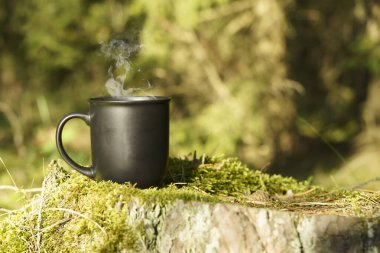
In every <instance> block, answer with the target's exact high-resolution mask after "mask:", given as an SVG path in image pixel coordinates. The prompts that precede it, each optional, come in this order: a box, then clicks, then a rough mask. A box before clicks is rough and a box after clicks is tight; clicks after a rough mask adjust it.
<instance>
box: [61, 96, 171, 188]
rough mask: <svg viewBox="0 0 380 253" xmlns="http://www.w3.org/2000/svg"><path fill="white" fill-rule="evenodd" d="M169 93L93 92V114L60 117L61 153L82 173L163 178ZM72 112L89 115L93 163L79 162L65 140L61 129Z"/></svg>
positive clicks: (146, 180)
mask: <svg viewBox="0 0 380 253" xmlns="http://www.w3.org/2000/svg"><path fill="white" fill-rule="evenodd" d="M169 101H170V98H168V97H99V98H91V99H90V100H89V103H90V112H89V113H88V114H81V113H71V114H68V115H66V116H65V117H63V118H62V119H61V121H60V122H59V124H58V127H57V132H56V143H57V148H58V151H59V152H60V154H61V156H62V158H63V159H64V160H65V161H66V162H67V163H68V164H69V165H70V166H71V167H73V168H74V169H76V170H77V171H79V172H81V173H82V174H84V175H86V176H88V177H91V178H94V179H98V180H111V181H114V182H118V183H124V182H131V183H136V184H137V186H138V187H141V188H146V187H150V186H155V185H157V184H159V183H160V181H161V180H162V179H163V177H164V176H165V173H166V168H167V163H168V157H169ZM72 118H80V119H82V120H84V121H85V122H86V123H87V124H88V125H89V126H90V131H91V153H92V166H91V167H83V166H81V165H79V164H77V163H76V162H74V161H73V160H72V159H71V158H70V157H69V156H68V155H67V153H66V151H65V149H64V147H63V145H62V130H63V127H64V125H65V124H66V122H67V121H69V120H70V119H72Z"/></svg>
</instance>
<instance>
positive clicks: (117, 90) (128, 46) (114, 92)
mask: <svg viewBox="0 0 380 253" xmlns="http://www.w3.org/2000/svg"><path fill="white" fill-rule="evenodd" d="M141 48H142V45H141V44H134V43H129V42H128V41H124V40H110V41H108V42H102V43H101V48H100V49H101V51H102V53H103V54H104V55H105V57H107V58H110V59H111V60H112V61H113V63H112V65H111V66H110V67H109V69H108V80H107V82H106V84H105V87H106V89H107V92H108V93H109V95H110V96H112V97H118V96H132V95H133V93H134V92H135V91H141V90H146V89H151V88H152V86H151V84H150V83H149V81H147V85H148V87H147V88H145V89H141V88H136V87H131V88H127V89H126V88H125V87H124V86H125V81H126V79H127V75H128V74H129V73H130V71H131V69H132V67H131V63H130V60H131V58H132V57H133V56H135V55H136V54H137V53H138V52H139V50H140V49H141Z"/></svg>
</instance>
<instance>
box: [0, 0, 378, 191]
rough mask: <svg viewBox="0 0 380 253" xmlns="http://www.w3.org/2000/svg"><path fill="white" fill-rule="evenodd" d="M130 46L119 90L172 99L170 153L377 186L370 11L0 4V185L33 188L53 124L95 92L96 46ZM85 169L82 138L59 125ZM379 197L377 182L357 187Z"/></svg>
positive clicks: (249, 5) (98, 89)
mask: <svg viewBox="0 0 380 253" xmlns="http://www.w3.org/2000/svg"><path fill="white" fill-rule="evenodd" d="M111 40H123V41H125V42H128V43H130V44H133V45H141V49H140V50H139V52H138V53H137V54H136V55H135V56H134V57H133V59H131V60H130V64H131V71H130V73H129V74H128V76H127V80H126V86H128V87H140V88H144V87H147V85H148V86H149V85H151V86H152V87H153V89H152V90H149V93H151V94H154V95H167V96H171V97H172V104H171V131H170V150H171V155H173V156H182V155H187V154H189V153H192V152H193V151H194V150H196V151H197V154H198V155H201V154H203V153H205V154H207V155H211V156H212V155H220V154H224V155H226V156H237V157H239V158H240V159H241V160H243V161H244V162H245V163H247V164H249V166H250V167H251V168H257V169H262V170H265V171H267V172H270V173H281V174H283V175H292V176H295V177H297V178H307V177H309V176H313V178H314V180H315V182H316V183H318V184H322V185H325V186H344V187H347V186H348V187H350V186H353V185H355V184H357V183H360V182H362V181H365V180H368V179H371V178H373V177H377V176H380V166H379V165H380V155H379V154H380V102H379V98H380V3H379V2H378V1H375V0H345V1H328V0H319V1H316V0H302V1H301V0H186V1H175V0H161V1H156V0H130V1H116V0H109V1H90V0H56V1H45V0H19V1H6V0H1V1H0V158H1V160H0V162H1V163H0V184H2V185H7V184H11V183H12V182H11V179H10V177H9V175H8V173H7V172H6V169H5V168H7V169H8V170H9V171H10V173H11V174H12V176H13V178H14V179H15V181H16V183H17V184H18V186H20V187H23V188H28V187H32V186H35V185H40V183H41V180H42V177H43V174H44V169H46V167H47V164H48V163H49V162H50V160H52V159H57V158H59V154H58V153H57V151H56V147H55V140H54V135H55V127H56V125H57V123H58V121H59V119H60V118H61V117H62V116H63V115H64V114H67V113H69V112H74V111H75V112H87V110H88V103H87V100H88V98H90V97H97V96H104V95H107V93H106V89H105V83H106V81H107V79H108V78H109V73H108V69H109V67H110V66H111V65H112V64H113V63H112V60H110V59H109V58H107V57H105V55H104V54H102V52H101V49H100V48H101V43H102V42H109V41H111ZM64 141H65V145H66V147H67V149H69V150H70V154H71V155H72V156H74V157H75V159H76V160H77V161H79V162H80V163H82V164H89V163H90V161H91V158H90V147H89V145H90V141H89V129H88V127H87V126H86V125H85V124H83V122H81V121H79V122H78V121H73V122H70V123H68V125H67V127H66V128H65V132H64ZM368 187H370V188H375V189H379V188H380V184H379V183H373V184H370V185H368Z"/></svg>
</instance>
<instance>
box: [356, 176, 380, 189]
mask: <svg viewBox="0 0 380 253" xmlns="http://www.w3.org/2000/svg"><path fill="white" fill-rule="evenodd" d="M376 181H380V177H375V178H371V179H369V180H367V181H365V182H363V183H361V184H358V185H356V186H354V187H352V190H357V189H360V188H362V187H363V186H366V185H367V184H369V183H372V182H376Z"/></svg>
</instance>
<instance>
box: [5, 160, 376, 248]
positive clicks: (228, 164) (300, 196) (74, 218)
mask: <svg viewBox="0 0 380 253" xmlns="http://www.w3.org/2000/svg"><path fill="white" fill-rule="evenodd" d="M42 189H43V191H42V192H41V194H40V195H38V196H35V197H34V198H33V199H31V200H30V205H29V206H26V207H25V208H23V209H20V210H19V211H16V212H13V213H11V214H9V215H8V216H7V217H6V218H5V219H3V220H2V221H1V222H0V252H35V251H39V250H40V252H44V251H46V252H62V251H63V250H64V251H65V252H139V251H155V248H156V244H155V243H156V238H157V233H158V226H159V224H160V223H161V222H162V220H161V219H163V216H164V213H165V212H166V211H167V210H170V208H171V206H172V204H173V203H174V202H175V201H176V200H178V199H181V200H184V201H201V202H228V203H230V202H232V203H237V204H241V205H249V206H259V207H267V208H278V209H287V210H290V211H300V212H305V213H308V212H309V213H339V214H343V215H359V216H373V215H375V214H376V209H378V208H377V207H378V206H379V201H380V197H379V196H378V194H377V193H374V192H372V193H371V192H360V191H347V190H337V191H334V192H328V191H326V190H323V189H322V188H320V187H315V186H312V185H311V184H310V182H309V181H302V182H299V181H296V180H295V179H293V178H289V177H282V176H278V175H268V174H265V173H262V172H261V171H257V170H250V169H249V168H247V167H246V166H245V165H243V164H242V163H241V162H240V161H238V160H237V159H235V158H228V159H222V158H205V159H204V163H203V164H200V162H199V161H197V160H196V161H193V160H192V159H186V158H182V159H180V158H172V159H170V162H169V171H168V174H167V176H166V178H165V179H164V181H163V184H162V185H161V186H160V187H157V188H150V189H144V190H142V189H138V188H136V187H134V186H133V185H131V184H129V183H126V184H117V183H113V182H109V181H101V182H96V181H93V180H90V179H88V178H86V177H84V176H82V175H80V174H78V173H76V172H73V171H71V170H70V171H69V172H67V171H65V170H64V169H63V168H62V167H61V166H60V165H59V163H58V162H53V163H52V164H51V165H50V172H49V174H48V175H47V177H46V178H45V180H44V184H43V188H42Z"/></svg>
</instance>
